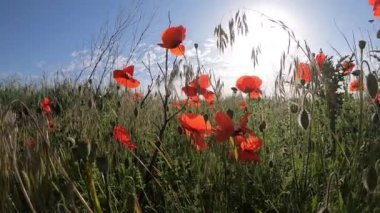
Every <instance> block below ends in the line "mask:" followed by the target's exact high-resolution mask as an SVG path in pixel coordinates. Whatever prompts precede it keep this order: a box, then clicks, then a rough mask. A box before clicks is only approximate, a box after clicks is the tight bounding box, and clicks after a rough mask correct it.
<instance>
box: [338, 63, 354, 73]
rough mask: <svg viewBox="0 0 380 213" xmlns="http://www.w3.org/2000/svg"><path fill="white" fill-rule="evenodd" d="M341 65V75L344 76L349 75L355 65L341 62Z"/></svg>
mask: <svg viewBox="0 0 380 213" xmlns="http://www.w3.org/2000/svg"><path fill="white" fill-rule="evenodd" d="M341 65H342V71H343V74H345V75H348V74H350V73H351V72H352V70H353V69H354V67H355V64H354V63H352V62H350V61H343V62H342V64H341Z"/></svg>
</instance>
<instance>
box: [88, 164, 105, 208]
mask: <svg viewBox="0 0 380 213" xmlns="http://www.w3.org/2000/svg"><path fill="white" fill-rule="evenodd" d="M86 176H87V187H88V190H89V193H90V197H91V200H92V203H93V204H94V206H95V211H96V212H97V213H102V212H103V211H102V207H101V206H100V202H99V198H98V195H97V193H96V189H95V181H94V179H93V177H92V173H91V165H90V163H87V165H86Z"/></svg>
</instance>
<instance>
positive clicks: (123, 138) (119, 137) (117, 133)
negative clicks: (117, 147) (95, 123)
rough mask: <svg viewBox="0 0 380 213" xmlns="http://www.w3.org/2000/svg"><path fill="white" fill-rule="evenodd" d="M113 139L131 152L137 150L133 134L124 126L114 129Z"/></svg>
mask: <svg viewBox="0 0 380 213" xmlns="http://www.w3.org/2000/svg"><path fill="white" fill-rule="evenodd" d="M113 138H114V139H115V140H116V141H118V142H119V143H121V144H122V145H123V146H124V147H127V148H128V149H129V150H134V149H136V148H137V146H136V144H134V143H133V142H132V137H131V134H130V133H129V132H128V131H127V130H126V129H125V128H124V127H122V126H115V127H114V128H113Z"/></svg>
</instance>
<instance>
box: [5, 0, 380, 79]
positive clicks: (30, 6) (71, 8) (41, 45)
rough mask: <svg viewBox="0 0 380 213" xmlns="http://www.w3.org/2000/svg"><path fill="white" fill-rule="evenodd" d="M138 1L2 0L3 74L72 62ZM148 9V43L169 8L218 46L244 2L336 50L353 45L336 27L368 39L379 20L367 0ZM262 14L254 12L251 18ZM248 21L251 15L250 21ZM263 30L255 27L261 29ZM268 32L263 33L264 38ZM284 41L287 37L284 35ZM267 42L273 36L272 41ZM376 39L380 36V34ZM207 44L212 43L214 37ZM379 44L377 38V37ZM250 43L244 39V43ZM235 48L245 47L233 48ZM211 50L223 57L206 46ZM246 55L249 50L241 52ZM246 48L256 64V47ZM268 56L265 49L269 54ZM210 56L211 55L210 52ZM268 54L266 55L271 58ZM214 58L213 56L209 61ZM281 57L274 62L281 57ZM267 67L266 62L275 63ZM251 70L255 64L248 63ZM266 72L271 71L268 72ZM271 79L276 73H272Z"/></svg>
mask: <svg viewBox="0 0 380 213" xmlns="http://www.w3.org/2000/svg"><path fill="white" fill-rule="evenodd" d="M130 1H131V0H109V1H106V0H65V1H58V0H33V1H31V0H1V1H0V74H2V75H3V76H4V75H11V74H13V73H18V74H22V75H40V74H41V73H42V72H55V71H56V70H58V69H62V68H64V67H65V66H67V64H69V63H70V62H72V61H73V56H72V53H73V52H76V51H80V50H83V49H86V48H88V46H89V45H90V43H91V40H92V39H93V38H94V37H96V35H97V33H98V32H99V29H100V28H101V27H102V26H104V24H105V23H106V21H109V22H110V23H112V21H113V20H114V19H115V17H116V15H117V14H118V13H119V12H120V11H121V10H123V9H128V7H129V5H130ZM142 2H143V8H144V11H145V12H144V15H146V16H149V15H151V14H152V13H153V11H157V14H156V15H155V18H154V21H153V23H152V25H151V28H150V29H149V31H148V33H147V35H146V37H145V38H144V42H145V43H152V44H155V43H158V42H160V35H161V32H162V31H163V29H165V27H166V26H167V24H168V22H167V13H168V11H170V14H171V19H172V24H173V25H179V24H182V25H185V26H186V27H187V39H189V40H191V41H195V42H198V43H200V44H205V48H210V46H212V41H211V40H210V38H212V37H213V29H214V27H215V26H216V25H217V24H218V23H220V22H223V21H224V22H225V21H227V20H228V19H229V18H230V17H231V15H232V14H233V13H234V12H235V11H236V10H237V9H240V8H242V7H245V8H248V9H252V10H259V11H261V12H264V13H266V14H268V15H270V16H271V17H273V18H275V19H281V20H283V21H284V22H285V23H287V24H288V25H289V26H290V27H291V28H292V29H293V30H294V31H295V33H296V35H297V36H298V37H299V38H300V39H306V40H307V41H308V42H309V44H310V45H311V47H312V51H318V50H319V48H320V47H322V48H323V49H324V51H325V52H327V53H330V54H332V53H333V51H332V50H331V48H329V43H331V44H333V46H334V47H335V48H337V49H339V50H341V51H343V52H345V51H348V48H347V46H346V44H345V41H344V40H343V39H342V37H341V35H340V33H339V32H338V30H337V26H338V27H339V28H340V29H341V30H342V31H343V32H344V33H345V34H346V35H348V36H349V37H350V38H351V35H352V32H355V37H356V39H367V38H368V37H367V30H368V31H369V32H370V33H371V34H373V35H374V34H375V32H376V29H377V28H378V27H379V24H378V20H376V21H375V22H374V23H372V24H370V23H369V22H368V20H369V19H372V18H373V17H372V13H371V7H370V6H369V5H368V1H367V0H318V1H312V0H233V1H232V0H184V1H180V0H160V1H157V0H145V1H142ZM256 18H258V16H257V15H256V16H255V15H254V13H253V12H252V19H256ZM248 21H249V20H248ZM255 30H256V29H251V31H253V32H252V33H255ZM265 37H266V36H264V37H262V39H265ZM281 41H282V40H281ZM267 42H268V41H267ZM375 42H377V41H375ZM207 43H208V44H207ZM375 44H376V43H375ZM244 45H245V44H243V46H244ZM233 51H235V54H236V52H238V51H240V50H239V48H234V50H233ZM204 52H206V53H207V55H205V57H208V58H212V57H219V61H220V60H221V58H220V57H222V59H223V61H226V60H229V58H228V57H230V58H231V57H232V58H233V55H231V54H234V53H227V55H228V54H230V55H228V57H227V56H220V55H218V53H217V51H207V50H205V51H204ZM238 54H239V55H241V54H243V53H242V52H240V53H238ZM244 54H246V55H247V57H246V58H247V61H248V62H247V63H248V64H249V63H250V62H249V57H250V55H249V54H250V53H244ZM263 57H264V56H263ZM210 60H211V59H210ZM268 60H269V59H268V57H267V61H268ZM206 61H207V60H206ZM277 62H278V59H274V60H273V63H277ZM272 68H273V67H267V68H266V69H272ZM244 69H246V70H248V67H244ZM264 75H265V74H264ZM268 78H270V77H268Z"/></svg>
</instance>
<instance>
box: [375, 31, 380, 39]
mask: <svg viewBox="0 0 380 213" xmlns="http://www.w3.org/2000/svg"><path fill="white" fill-rule="evenodd" d="M376 37H377V38H380V30H378V31H377V34H376Z"/></svg>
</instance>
